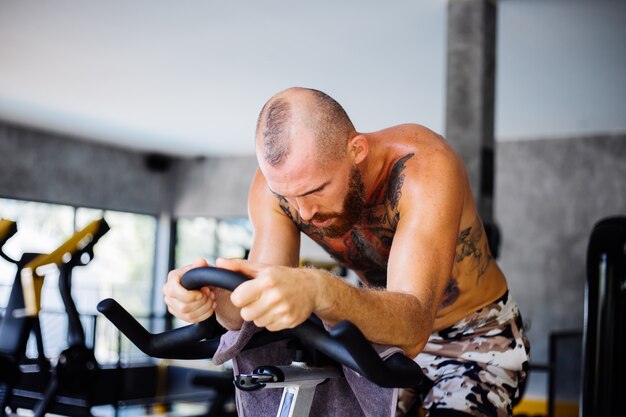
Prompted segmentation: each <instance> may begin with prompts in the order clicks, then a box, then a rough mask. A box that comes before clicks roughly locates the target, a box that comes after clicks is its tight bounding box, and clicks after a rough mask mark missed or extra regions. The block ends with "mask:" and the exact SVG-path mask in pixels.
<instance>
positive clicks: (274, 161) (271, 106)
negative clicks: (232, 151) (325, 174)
mask: <svg viewBox="0 0 626 417" xmlns="http://www.w3.org/2000/svg"><path fill="white" fill-rule="evenodd" d="M303 132H306V133H307V134H303ZM355 134H356V131H355V129H354V126H353V124H352V122H351V121H350V118H349V117H348V115H347V114H346V112H345V110H344V109H343V107H341V105H340V104H339V103H337V102H336V101H335V100H334V99H333V98H332V97H330V96H328V95H327V94H325V93H323V92H321V91H318V90H313V89H305V88H290V89H288V90H285V91H282V92H280V93H278V94H276V95H275V96H274V97H272V98H271V99H270V100H269V101H268V102H267V103H266V104H265V106H264V107H263V109H262V110H261V113H260V115H259V119H258V122H257V132H256V137H257V152H259V153H261V152H262V154H263V158H264V159H265V161H266V162H267V163H269V164H270V165H271V166H273V167H279V166H280V165H282V164H283V163H284V162H285V161H286V160H287V157H288V156H289V155H290V154H291V153H292V152H293V151H294V150H296V149H298V146H299V145H303V143H302V141H304V140H313V141H314V144H315V149H316V152H317V158H318V161H319V162H321V163H322V164H325V163H327V162H329V161H332V160H337V159H340V158H343V157H344V156H345V154H346V144H347V141H348V139H349V138H351V137H352V136H354V135H355Z"/></svg>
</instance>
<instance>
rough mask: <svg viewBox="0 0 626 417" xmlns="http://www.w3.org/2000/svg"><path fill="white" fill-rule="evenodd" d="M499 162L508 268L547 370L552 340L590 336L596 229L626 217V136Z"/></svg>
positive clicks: (506, 154) (570, 142) (522, 147)
mask: <svg viewBox="0 0 626 417" xmlns="http://www.w3.org/2000/svg"><path fill="white" fill-rule="evenodd" d="M496 155H497V156H496V167H497V170H496V173H497V175H496V219H497V222H498V223H499V225H500V227H501V229H502V237H503V238H502V247H501V257H500V265H501V267H502V269H503V270H504V272H505V274H506V275H507V278H508V280H509V285H510V287H511V289H512V294H513V296H514V297H515V298H516V299H517V301H518V303H519V305H520V308H521V309H522V314H523V315H524V319H525V320H526V321H528V323H529V324H530V331H529V337H530V339H531V342H532V344H533V346H532V361H533V362H538V363H545V362H547V359H548V358H547V348H548V336H549V333H550V332H552V331H557V330H569V329H582V326H583V299H584V284H585V258H586V251H587V242H588V239H589V234H590V233H591V229H592V227H593V225H594V223H595V222H596V221H598V220H599V219H601V218H603V217H606V216H611V215H616V214H625V213H626V136H604V137H603V136H598V137H586V138H574V139H563V140H554V139H551V140H532V141H518V142H500V143H498V144H497V151H496ZM529 389H530V393H533V392H534V391H535V392H536V391H537V390H541V391H540V392H538V393H537V394H539V395H544V394H545V391H543V390H542V389H543V388H541V387H538V386H534V387H533V386H532V385H531V387H529Z"/></svg>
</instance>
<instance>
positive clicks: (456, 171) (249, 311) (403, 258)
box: [228, 147, 466, 357]
mask: <svg viewBox="0 0 626 417" xmlns="http://www.w3.org/2000/svg"><path fill="white" fill-rule="evenodd" d="M418 174H419V178H418ZM464 184H465V171H464V169H463V166H462V164H461V162H460V160H459V159H458V157H457V156H456V154H454V153H453V152H452V151H451V150H450V149H448V148H445V147H444V148H443V149H438V150H437V151H436V152H435V151H433V152H432V155H421V156H420V159H418V160H416V161H411V162H410V163H407V170H406V178H405V181H404V185H403V187H402V189H401V193H402V196H401V198H400V200H399V212H400V220H399V223H398V226H397V228H396V233H395V236H394V240H393V244H392V248H391V253H390V258H389V265H388V276H387V291H379V290H367V289H361V288H355V287H352V286H350V285H349V284H346V283H344V282H342V281H341V280H339V279H336V277H334V276H332V275H331V274H329V273H326V272H324V271H319V270H314V269H298V268H285V267H276V266H267V265H260V264H254V263H245V262H234V263H231V264H229V265H228V267H229V268H232V269H239V270H241V271H243V272H245V273H247V274H249V275H252V276H255V279H254V280H252V281H250V282H248V283H245V284H243V285H242V286H240V287H239V288H238V289H237V290H236V291H235V292H233V294H232V296H231V299H232V301H233V302H234V304H235V305H238V306H240V307H242V309H241V315H242V317H243V318H244V319H245V320H250V321H254V322H255V323H256V324H257V325H259V326H264V327H267V328H268V329H270V330H279V329H283V328H289V327H294V326H296V325H297V324H299V323H301V322H302V321H304V320H305V319H306V318H307V317H308V315H309V314H311V313H312V312H313V313H315V314H317V315H318V316H319V317H320V318H321V319H322V320H324V321H325V322H327V323H329V324H334V323H336V322H338V321H340V320H350V321H351V322H353V323H354V324H355V325H356V326H357V327H359V329H360V330H361V331H362V332H363V333H364V334H365V336H366V337H367V338H368V339H369V340H371V341H372V342H377V343H381V344H390V345H396V346H400V347H401V348H403V349H404V350H405V353H406V354H407V355H408V356H411V357H412V356H415V355H416V354H417V353H418V352H419V351H420V350H421V349H422V348H423V346H424V344H425V343H426V341H427V340H428V336H429V335H430V333H431V331H432V327H433V322H434V319H435V316H436V312H437V308H438V306H439V302H440V299H441V296H442V294H443V291H444V288H445V286H446V284H447V282H448V280H449V277H450V274H451V270H452V263H453V259H454V250H455V244H456V238H457V234H458V229H459V223H460V217H461V212H462V207H463V201H464V199H465V189H466V188H465V186H464Z"/></svg>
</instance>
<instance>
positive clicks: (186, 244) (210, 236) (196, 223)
mask: <svg viewBox="0 0 626 417" xmlns="http://www.w3.org/2000/svg"><path fill="white" fill-rule="evenodd" d="M176 237H177V239H176V266H177V267H181V266H184V265H188V264H190V263H192V262H193V261H194V260H195V259H196V258H198V257H201V258H204V259H206V260H207V261H208V262H209V263H211V264H213V263H214V262H215V259H216V258H218V257H224V258H245V257H246V255H247V251H248V250H250V247H251V246H252V226H251V224H250V221H249V220H248V219H245V218H237V219H214V218H204V217H196V218H191V219H178V221H177V229H176Z"/></svg>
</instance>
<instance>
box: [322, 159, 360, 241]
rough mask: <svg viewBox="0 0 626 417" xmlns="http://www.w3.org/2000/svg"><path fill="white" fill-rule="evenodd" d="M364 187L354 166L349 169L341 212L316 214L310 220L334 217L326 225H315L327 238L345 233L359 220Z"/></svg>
mask: <svg viewBox="0 0 626 417" xmlns="http://www.w3.org/2000/svg"><path fill="white" fill-rule="evenodd" d="M364 195H365V187H364V186H363V180H362V179H361V173H360V172H359V170H358V169H357V168H356V167H353V168H352V170H351V171H350V182H349V185H348V193H347V194H346V198H345V199H344V200H343V210H342V211H341V212H335V213H327V214H319V213H318V214H316V215H315V216H313V218H312V219H311V220H310V222H313V221H315V222H323V221H324V220H328V219H334V222H333V223H332V224H330V225H329V226H326V227H317V230H319V231H320V232H321V233H322V235H324V236H325V237H329V238H337V237H341V236H343V235H345V234H346V233H347V232H348V231H349V230H350V229H352V227H354V225H355V224H357V222H358V221H359V220H361V214H362V211H363V206H364V205H365V200H364Z"/></svg>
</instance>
